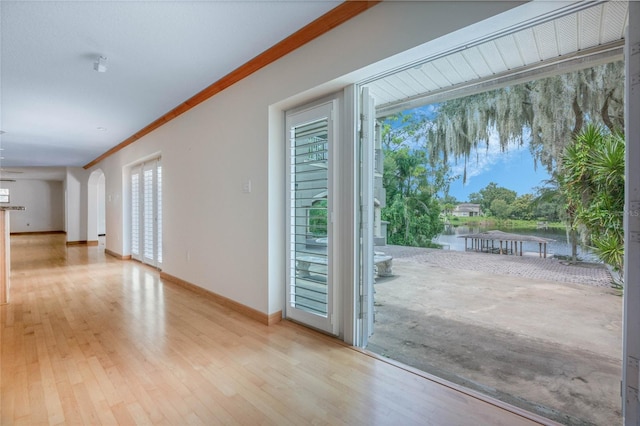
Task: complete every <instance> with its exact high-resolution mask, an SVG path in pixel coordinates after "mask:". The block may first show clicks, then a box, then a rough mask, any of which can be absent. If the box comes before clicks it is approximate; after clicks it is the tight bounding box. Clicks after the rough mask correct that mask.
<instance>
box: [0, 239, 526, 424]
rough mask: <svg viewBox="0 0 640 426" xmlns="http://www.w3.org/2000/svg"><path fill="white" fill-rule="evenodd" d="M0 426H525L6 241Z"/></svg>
mask: <svg viewBox="0 0 640 426" xmlns="http://www.w3.org/2000/svg"><path fill="white" fill-rule="evenodd" d="M11 250H12V257H13V259H12V268H13V270H12V285H11V293H10V296H11V303H10V304H8V305H4V306H2V307H1V308H0V310H1V311H0V314H1V324H0V344H1V348H0V362H1V363H0V374H1V376H0V382H1V383H0V390H1V397H0V400H1V401H0V402H1V405H0V424H1V425H45V424H49V425H62V424H68V425H80V424H82V425H98V424H103V425H116V424H120V425H129V424H143V425H147V424H165V425H185V424H194V425H215V424H229V425H235V424H239V425H256V424H278V425H305V424H313V425H340V424H349V425H376V424H379V425H387V424H393V425H447V426H448V425H471V424H472V425H509V426H513V425H530V424H538V423H536V422H534V421H532V420H530V419H526V418H524V417H523V416H521V415H518V414H516V413H512V412H509V411H507V410H505V409H503V408H500V407H497V406H495V405H492V404H489V403H487V402H483V401H481V400H480V399H478V398H474V397H472V396H468V395H465V394H463V393H461V392H459V391H457V390H454V389H451V388H448V387H445V386H442V385H440V384H437V383H435V382H433V381H431V380H428V379H426V378H424V377H420V376H419V375H416V374H413V373H411V372H409V371H406V370H404V369H401V368H398V367H397V366H394V365H391V364H389V363H387V362H384V361H383V360H380V359H376V358H374V357H371V356H368V355H366V354H363V353H361V352H359V351H357V350H354V349H352V348H349V347H347V346H345V345H343V344H340V343H339V342H336V341H334V340H333V339H331V338H328V337H326V336H323V335H320V334H317V333H315V332H313V331H310V330H307V329H306V328H304V327H301V326H299V325H296V324H292V323H290V322H287V321H283V322H282V323H280V324H277V325H274V326H271V327H267V326H265V325H262V324H260V323H258V322H256V321H253V320H251V319H248V318H246V317H244V316H242V315H240V314H238V313H235V312H232V311H230V310H228V309H226V308H224V307H222V306H219V305H216V304H214V303H212V302H211V301H208V300H205V299H202V298H199V297H198V296H197V295H196V294H194V293H193V292H190V291H188V290H185V289H183V288H181V287H178V286H175V285H172V284H168V283H163V282H162V281H161V280H160V279H159V274H158V272H157V271H155V270H154V269H151V268H148V267H146V266H144V265H141V264H140V263H138V262H134V261H121V260H116V259H113V258H111V257H108V256H105V255H104V247H103V246H100V247H86V246H71V247H66V246H65V244H64V235H35V236H29V235H21V236H14V237H12V247H11Z"/></svg>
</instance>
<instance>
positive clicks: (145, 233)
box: [131, 159, 162, 267]
mask: <svg viewBox="0 0 640 426" xmlns="http://www.w3.org/2000/svg"><path fill="white" fill-rule="evenodd" d="M131 255H132V257H133V258H134V259H137V260H140V261H142V262H144V263H147V264H149V265H152V266H156V267H157V266H160V264H161V263H162V166H161V165H160V160H159V159H157V160H152V161H148V162H145V163H143V164H140V165H138V166H136V167H134V168H133V169H132V170H131Z"/></svg>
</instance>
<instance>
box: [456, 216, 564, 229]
mask: <svg viewBox="0 0 640 426" xmlns="http://www.w3.org/2000/svg"><path fill="white" fill-rule="evenodd" d="M447 220H448V221H449V223H451V224H453V225H467V226H483V227H488V228H490V227H499V228H512V229H532V228H537V226H538V222H544V221H538V220H523V219H498V218H495V217H484V216H475V217H456V216H448V217H447ZM547 228H548V229H559V230H564V229H565V225H564V223H562V222H547Z"/></svg>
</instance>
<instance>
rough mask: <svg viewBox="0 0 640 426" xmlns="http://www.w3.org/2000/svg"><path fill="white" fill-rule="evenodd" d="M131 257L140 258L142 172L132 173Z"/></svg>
mask: <svg viewBox="0 0 640 426" xmlns="http://www.w3.org/2000/svg"><path fill="white" fill-rule="evenodd" d="M131 255H132V256H133V257H134V258H139V257H140V172H139V171H138V170H136V171H135V172H132V173H131Z"/></svg>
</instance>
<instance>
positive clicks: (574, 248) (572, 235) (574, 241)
mask: <svg viewBox="0 0 640 426" xmlns="http://www.w3.org/2000/svg"><path fill="white" fill-rule="evenodd" d="M569 242H570V243H571V261H572V262H574V263H575V262H577V261H578V231H576V230H575V229H573V228H571V229H570V230H569Z"/></svg>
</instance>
